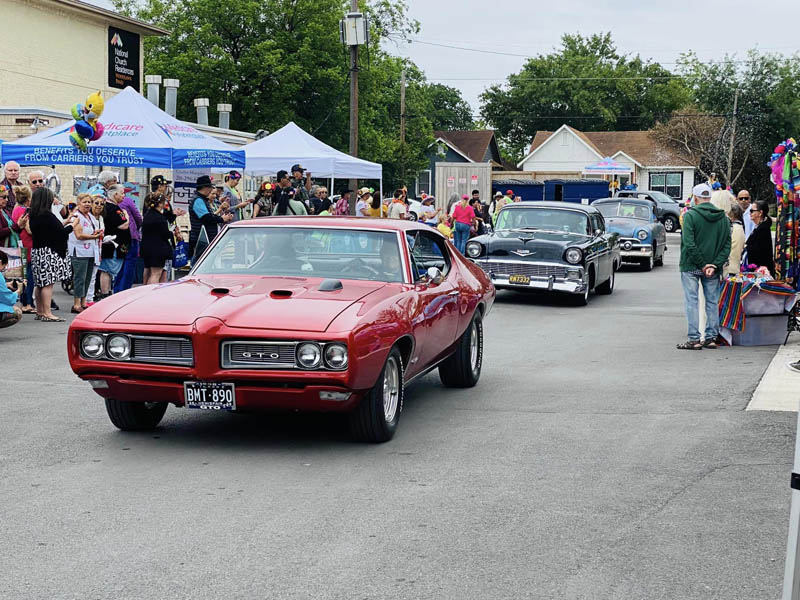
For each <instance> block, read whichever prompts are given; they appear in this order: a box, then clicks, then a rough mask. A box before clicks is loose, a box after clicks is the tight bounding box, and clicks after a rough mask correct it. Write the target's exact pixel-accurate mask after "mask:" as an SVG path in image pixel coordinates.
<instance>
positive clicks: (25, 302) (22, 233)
mask: <svg viewBox="0 0 800 600" xmlns="http://www.w3.org/2000/svg"><path fill="white" fill-rule="evenodd" d="M14 196H15V197H16V199H17V205H16V206H15V207H14V209H13V210H12V211H11V219H12V220H13V221H14V223H15V224H16V226H17V230H18V231H19V239H20V241H21V242H22V262H23V264H24V265H25V289H24V290H23V292H22V296H21V302H22V314H33V313H34V312H36V311H35V310H34V302H33V289H34V285H33V270H32V268H31V249H32V248H33V237H31V228H30V218H29V217H30V215H29V214H28V213H29V211H30V206H31V188H29V187H28V186H27V185H18V186H16V187H15V188H14ZM9 198H10V196H9Z"/></svg>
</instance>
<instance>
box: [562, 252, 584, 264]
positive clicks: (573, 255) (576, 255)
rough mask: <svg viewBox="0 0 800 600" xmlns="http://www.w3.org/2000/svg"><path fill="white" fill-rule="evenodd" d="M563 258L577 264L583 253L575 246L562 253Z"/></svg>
mask: <svg viewBox="0 0 800 600" xmlns="http://www.w3.org/2000/svg"><path fill="white" fill-rule="evenodd" d="M564 258H566V259H567V262H568V263H570V264H572V265H577V264H578V263H579V262H581V258H583V253H582V252H581V251H580V250H578V249H577V248H570V249H569V250H567V253H566V254H565V255H564Z"/></svg>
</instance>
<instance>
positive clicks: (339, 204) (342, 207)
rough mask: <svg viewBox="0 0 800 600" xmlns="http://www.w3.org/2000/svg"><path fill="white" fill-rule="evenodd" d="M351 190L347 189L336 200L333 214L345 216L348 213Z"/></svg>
mask: <svg viewBox="0 0 800 600" xmlns="http://www.w3.org/2000/svg"><path fill="white" fill-rule="evenodd" d="M352 193H353V192H352V191H351V190H347V191H345V192H344V193H342V195H341V197H340V198H339V199H338V200H336V204H335V206H334V209H333V214H334V215H336V216H337V217H346V216H348V215H349V214H350V194H352Z"/></svg>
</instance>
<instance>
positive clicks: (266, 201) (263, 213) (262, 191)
mask: <svg viewBox="0 0 800 600" xmlns="http://www.w3.org/2000/svg"><path fill="white" fill-rule="evenodd" d="M274 187H275V186H274V185H273V184H271V183H270V182H268V181H265V182H263V183H262V184H261V186H260V187H259V188H258V192H257V193H256V200H255V206H254V207H253V217H256V218H258V217H269V216H270V215H271V214H272V209H273V208H274V203H273V200H272V199H273V190H274Z"/></svg>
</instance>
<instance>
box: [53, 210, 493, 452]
mask: <svg viewBox="0 0 800 600" xmlns="http://www.w3.org/2000/svg"><path fill="white" fill-rule="evenodd" d="M494 297H495V290H494V287H493V286H492V284H491V281H490V280H489V278H488V277H487V276H486V275H485V274H484V272H483V271H482V270H481V269H479V268H478V267H476V266H475V265H474V264H472V263H471V262H470V261H468V260H467V259H466V258H464V257H463V256H462V255H461V254H460V253H459V252H458V251H457V250H456V249H455V248H454V247H453V245H452V244H451V243H450V242H448V241H447V240H445V238H444V237H443V236H442V235H440V234H439V233H438V232H437V231H435V230H434V229H432V228H431V227H428V226H425V225H418V224H416V223H411V222H408V221H399V220H398V221H393V220H385V219H384V220H377V219H358V218H347V217H324V218H323V217H272V218H268V219H261V220H257V221H244V222H239V223H234V224H231V225H229V226H228V227H226V228H225V230H224V232H223V233H221V234H220V235H219V236H218V237H217V238H216V240H214V241H213V243H212V244H211V246H210V247H209V248H207V249H206V250H205V252H204V253H203V255H202V257H201V258H200V259H199V261H198V263H197V264H196V265H195V266H194V267H193V268H192V270H191V271H190V273H189V275H188V276H187V277H185V278H184V279H181V280H179V281H174V282H171V283H165V284H159V285H146V286H141V287H137V288H134V289H131V290H128V291H126V292H123V293H120V294H114V295H113V296H111V297H109V298H107V299H104V300H102V301H101V302H99V303H97V304H95V305H93V306H91V307H90V308H89V309H88V310H86V311H84V312H83V313H81V314H80V315H79V316H78V317H77V318H76V319H75V320H74V321H73V322H72V324H71V326H70V329H69V342H68V352H69V360H70V365H71V367H72V369H73V371H74V372H75V373H76V374H77V375H78V376H79V377H80V378H81V379H84V380H86V381H88V382H89V383H90V384H91V386H92V388H93V389H94V391H95V392H96V393H98V394H99V395H100V396H102V397H103V398H105V404H106V408H107V411H108V416H109V417H110V419H111V421H112V423H113V424H114V425H116V426H117V427H118V428H120V429H123V430H138V429H152V428H154V427H156V425H157V424H158V423H159V422H160V421H161V418H162V417H163V415H164V412H165V411H166V409H167V406H168V405H169V404H174V405H175V406H178V407H188V408H194V409H203V410H209V411H251V410H253V411H255V410H263V409H285V410H309V411H331V412H333V411H336V412H347V413H349V422H350V426H351V430H352V433H353V435H354V436H355V437H356V438H357V439H359V440H364V441H370V442H384V441H387V440H389V439H390V438H391V437H392V436H393V435H394V433H395V431H396V429H397V425H398V421H399V418H400V413H401V411H402V408H403V397H404V393H405V386H406V385H407V384H408V383H409V382H411V381H412V380H414V379H416V378H418V377H421V376H422V375H424V374H425V373H427V372H429V371H431V370H432V369H434V368H437V367H438V369H439V377H440V378H441V380H442V383H443V384H444V385H446V386H451V387H470V386H474V385H475V384H477V382H478V379H479V378H480V374H481V366H482V362H483V321H484V319H485V317H486V316H487V315H488V313H489V311H490V309H491V308H492V303H493V301H494Z"/></svg>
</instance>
